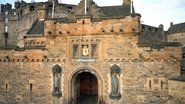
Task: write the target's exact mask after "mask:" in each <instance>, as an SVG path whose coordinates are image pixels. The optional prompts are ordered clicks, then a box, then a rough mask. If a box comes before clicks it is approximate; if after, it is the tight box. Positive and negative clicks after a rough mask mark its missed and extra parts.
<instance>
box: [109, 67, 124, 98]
mask: <svg viewBox="0 0 185 104" xmlns="http://www.w3.org/2000/svg"><path fill="white" fill-rule="evenodd" d="M110 71H111V93H110V95H109V96H110V98H111V99H115V100H119V99H120V98H121V94H120V84H119V76H120V75H119V74H120V68H119V66H117V65H113V66H112V67H111V68H110Z"/></svg>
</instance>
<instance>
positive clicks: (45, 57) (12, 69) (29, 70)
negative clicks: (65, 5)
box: [0, 14, 181, 104]
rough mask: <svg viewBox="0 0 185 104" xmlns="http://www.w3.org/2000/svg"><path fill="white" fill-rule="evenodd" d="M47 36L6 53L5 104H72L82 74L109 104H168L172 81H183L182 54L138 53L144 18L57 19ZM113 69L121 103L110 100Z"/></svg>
mask: <svg viewBox="0 0 185 104" xmlns="http://www.w3.org/2000/svg"><path fill="white" fill-rule="evenodd" d="M32 16H34V14H33V15H31V16H28V17H26V16H25V18H23V19H21V21H20V24H21V25H20V27H19V28H20V29H19V30H21V31H19V37H23V35H24V32H25V31H26V30H27V29H28V27H30V25H31V23H32V22H33V21H34V19H35V18H31V17H32ZM44 30H45V32H44V36H43V37H35V38H33V37H32V38H29V37H27V38H25V39H23V38H19V37H18V39H20V40H21V39H23V40H22V43H21V44H20V46H24V45H25V47H22V48H21V49H22V50H1V51H0V66H1V67H0V73H1V76H0V79H1V80H0V85H1V86H0V93H1V95H0V103H4V104H8V103H19V104H30V103H32V104H67V103H69V102H70V101H71V100H72V99H74V98H73V97H74V96H73V93H74V92H73V90H74V89H73V88H74V87H75V85H73V84H72V80H73V76H74V75H75V74H76V73H77V72H80V71H85V72H90V73H92V74H94V75H95V76H97V79H98V95H99V96H98V97H99V99H100V100H101V101H102V102H105V103H106V104H123V103H126V104H167V103H168V98H169V94H168V93H169V87H170V85H171V84H170V83H168V79H170V78H175V77H178V76H180V62H181V48H180V47H170V46H169V47H164V48H162V49H160V50H155V49H151V48H150V47H138V34H139V33H140V17H139V16H138V15H135V16H134V15H132V16H127V17H125V18H122V19H107V20H102V21H98V22H93V21H92V20H91V19H90V18H81V19H77V21H76V22H70V23H67V22H66V21H65V22H61V21H57V20H54V19H53V20H52V19H51V20H46V21H45V29H44ZM30 42H44V46H43V47H44V48H40V47H38V45H37V44H35V46H33V47H32V48H28V47H26V43H30ZM74 45H77V46H78V48H79V49H77V51H74V50H75V49H74ZM85 45H86V46H88V47H89V50H90V53H89V55H87V56H83V55H82V50H83V46H85ZM93 45H95V46H96V47H95V48H96V49H95V50H92V49H93V48H92V46H93ZM92 52H94V53H95V57H94V56H93V55H92ZM76 55H77V56H76ZM83 59H84V60H85V61H82V60H83ZM90 59H92V61H91V60H90ZM55 65H59V66H60V67H61V68H62V72H61V92H62V96H61V97H60V96H59V97H56V96H54V95H53V94H52V92H53V89H54V88H53V72H52V68H53V67H54V66H55ZM113 65H117V66H118V67H119V68H120V73H119V75H118V79H119V83H120V84H119V85H120V86H119V92H120V94H121V98H120V99H118V100H116V99H111V98H110V94H111V90H112V89H111V71H110V68H111V67H112V66H113Z"/></svg>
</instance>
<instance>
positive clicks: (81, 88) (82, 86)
mask: <svg viewBox="0 0 185 104" xmlns="http://www.w3.org/2000/svg"><path fill="white" fill-rule="evenodd" d="M73 91H74V93H75V96H74V104H87V103H88V104H97V102H98V79H97V77H96V76H95V75H93V74H92V73H90V72H81V73H78V74H77V75H76V76H75V78H74V82H73Z"/></svg>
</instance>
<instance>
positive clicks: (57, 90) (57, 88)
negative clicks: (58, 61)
mask: <svg viewBox="0 0 185 104" xmlns="http://www.w3.org/2000/svg"><path fill="white" fill-rule="evenodd" d="M53 95H54V96H58V97H59V96H61V95H62V93H61V67H60V66H59V65H55V66H54V67H53Z"/></svg>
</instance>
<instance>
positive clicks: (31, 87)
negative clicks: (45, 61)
mask: <svg viewBox="0 0 185 104" xmlns="http://www.w3.org/2000/svg"><path fill="white" fill-rule="evenodd" d="M32 91H33V84H32V83H30V92H32Z"/></svg>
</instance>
